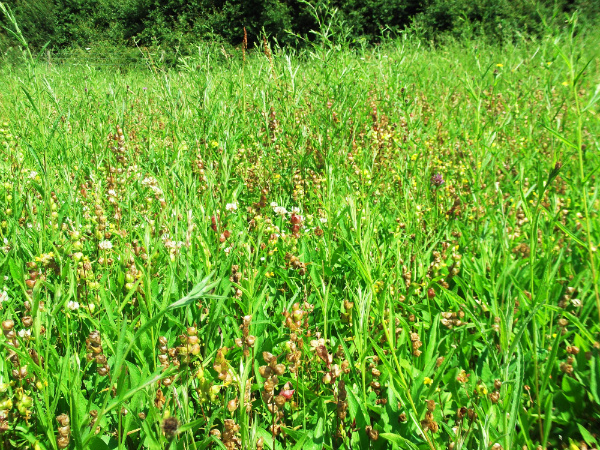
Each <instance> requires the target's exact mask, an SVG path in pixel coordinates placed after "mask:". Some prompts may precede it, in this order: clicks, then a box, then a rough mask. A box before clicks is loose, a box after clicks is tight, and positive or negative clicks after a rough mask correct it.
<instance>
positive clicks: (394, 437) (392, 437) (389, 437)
mask: <svg viewBox="0 0 600 450" xmlns="http://www.w3.org/2000/svg"><path fill="white" fill-rule="evenodd" d="M379 437H380V438H383V439H385V440H386V441H389V442H392V443H394V444H398V445H402V446H403V447H404V448H409V449H411V450H418V449H419V447H417V446H416V445H415V444H413V443H412V442H410V441H409V440H408V439H406V438H404V437H402V436H400V435H399V434H394V433H379Z"/></svg>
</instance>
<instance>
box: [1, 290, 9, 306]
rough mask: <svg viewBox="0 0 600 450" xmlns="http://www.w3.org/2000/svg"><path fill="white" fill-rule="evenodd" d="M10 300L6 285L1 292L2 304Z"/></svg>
mask: <svg viewBox="0 0 600 450" xmlns="http://www.w3.org/2000/svg"><path fill="white" fill-rule="evenodd" d="M8 300H9V298H8V292H6V287H5V288H4V290H3V291H2V292H0V305H2V303H4V302H7V301H8Z"/></svg>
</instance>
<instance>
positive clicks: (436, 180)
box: [430, 173, 444, 189]
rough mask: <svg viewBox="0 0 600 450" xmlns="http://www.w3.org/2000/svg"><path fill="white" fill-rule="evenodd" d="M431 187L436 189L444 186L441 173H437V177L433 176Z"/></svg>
mask: <svg viewBox="0 0 600 450" xmlns="http://www.w3.org/2000/svg"><path fill="white" fill-rule="evenodd" d="M430 182H431V186H432V187H433V188H434V189H437V188H439V187H440V186H441V185H442V184H444V177H442V174H441V173H436V174H435V175H432V176H431V180H430Z"/></svg>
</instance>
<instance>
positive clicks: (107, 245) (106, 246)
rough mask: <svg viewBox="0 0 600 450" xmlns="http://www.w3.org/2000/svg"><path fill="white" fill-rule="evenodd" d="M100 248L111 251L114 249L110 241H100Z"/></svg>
mask: <svg viewBox="0 0 600 450" xmlns="http://www.w3.org/2000/svg"><path fill="white" fill-rule="evenodd" d="M98 248H99V249H100V250H110V249H111V248H112V242H110V241H100V243H99V244H98Z"/></svg>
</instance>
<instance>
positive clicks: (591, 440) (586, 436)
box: [577, 423, 598, 446]
mask: <svg viewBox="0 0 600 450" xmlns="http://www.w3.org/2000/svg"><path fill="white" fill-rule="evenodd" d="M577 428H579V432H580V433H581V437H582V438H583V440H584V441H585V443H586V444H587V445H590V446H591V445H596V446H598V441H597V440H596V438H595V437H594V436H592V434H591V433H590V432H589V431H588V430H586V429H585V428H584V427H583V425H581V424H580V423H578V424H577Z"/></svg>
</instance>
